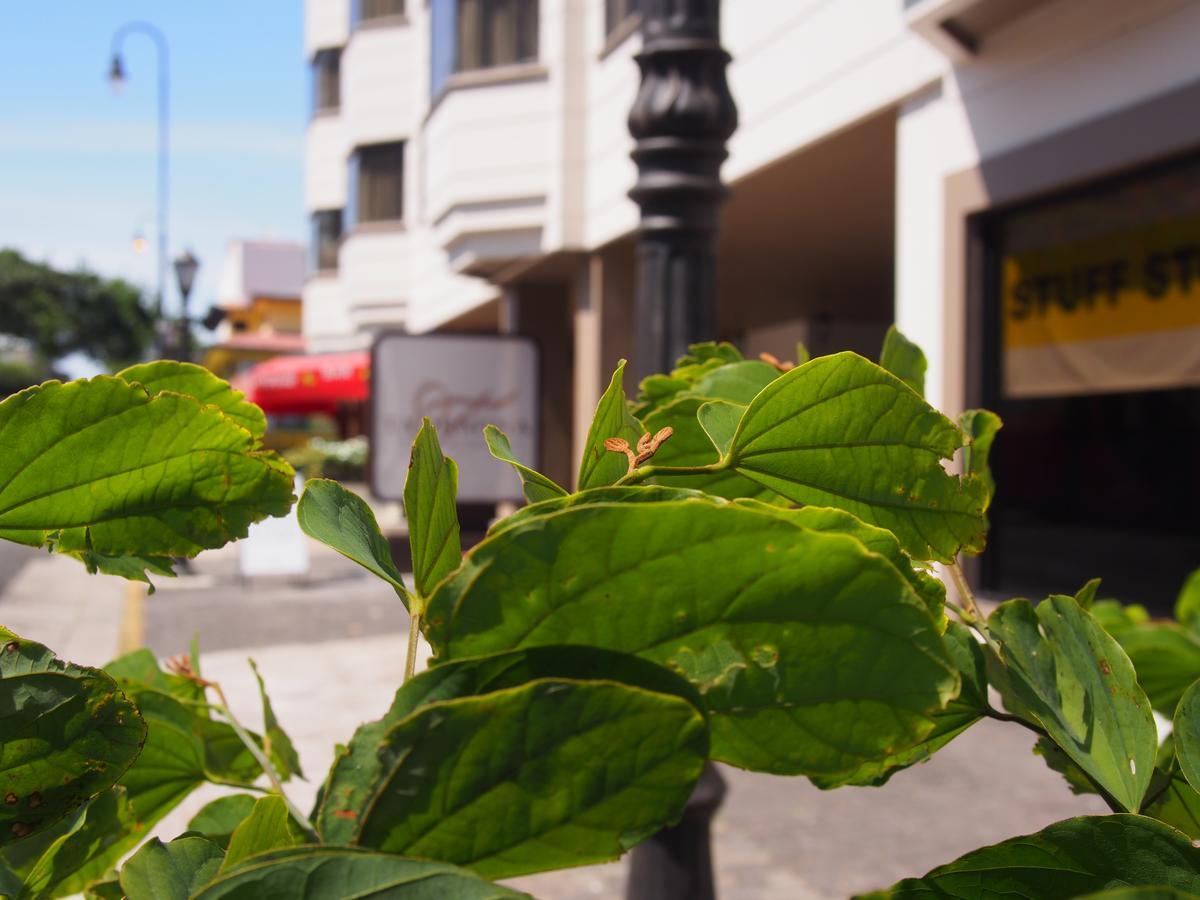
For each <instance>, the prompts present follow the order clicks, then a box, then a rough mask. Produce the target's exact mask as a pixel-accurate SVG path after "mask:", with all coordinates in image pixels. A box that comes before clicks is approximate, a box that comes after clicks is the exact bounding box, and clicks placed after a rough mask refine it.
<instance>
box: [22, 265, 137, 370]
mask: <svg viewBox="0 0 1200 900" xmlns="http://www.w3.org/2000/svg"><path fill="white" fill-rule="evenodd" d="M154 333H155V329H154V314H153V313H152V312H151V311H150V310H149V309H147V308H146V307H145V306H144V305H143V303H142V295H141V292H140V291H139V290H138V289H137V288H136V287H134V286H133V285H132V284H130V283H129V282H127V281H122V280H120V279H106V278H102V277H100V276H99V275H96V274H93V273H91V272H88V271H86V270H82V269H80V270H78V271H74V272H62V271H59V270H57V269H54V268H52V267H50V266H48V265H46V264H45V263H38V262H32V261H31V260H28V259H25V258H24V257H22V256H21V254H20V253H18V252H16V251H15V250H0V335H9V336H11V337H15V338H19V339H20V340H21V341H23V342H24V343H26V344H27V345H28V346H29V347H30V349H31V350H32V351H33V353H34V354H35V355H36V356H37V357H38V359H39V360H40V361H41V363H42V365H44V366H45V367H47V368H50V367H52V366H53V363H54V361H55V360H58V359H61V358H62V357H64V356H67V355H69V354H71V353H83V354H85V355H86V356H89V357H91V358H92V359H94V360H96V361H97V362H99V363H102V364H104V365H106V366H109V367H111V368H114V369H116V368H120V367H123V366H125V365H128V364H129V363H132V362H136V361H138V360H140V359H142V358H143V356H144V354H145V352H146V351H147V350H148V349H149V348H150V347H151V346H152V344H153V342H154Z"/></svg>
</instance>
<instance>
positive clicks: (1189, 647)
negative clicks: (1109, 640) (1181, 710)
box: [1096, 604, 1200, 716]
mask: <svg viewBox="0 0 1200 900" xmlns="http://www.w3.org/2000/svg"><path fill="white" fill-rule="evenodd" d="M1096 606H1097V607H1099V606H1100V604H1096ZM1126 609H1128V607H1126ZM1109 627H1110V628H1111V627H1112V625H1111V623H1110V626H1109ZM1112 634H1113V637H1115V638H1116V639H1117V642H1118V643H1120V645H1121V647H1122V648H1123V649H1124V650H1125V652H1126V653H1127V654H1128V655H1129V658H1130V660H1131V661H1132V662H1133V667H1134V669H1136V670H1137V677H1138V683H1139V684H1141V686H1142V689H1143V690H1144V691H1145V692H1146V696H1147V697H1149V698H1150V704H1151V706H1153V707H1154V708H1155V709H1156V710H1158V711H1159V712H1160V713H1162V714H1163V715H1165V716H1172V715H1174V714H1175V708H1176V707H1177V706H1178V705H1179V700H1180V698H1181V697H1183V692H1184V691H1186V690H1187V689H1188V688H1189V687H1190V686H1191V685H1192V683H1193V682H1194V681H1195V680H1196V679H1197V678H1200V634H1197V633H1196V632H1194V631H1192V630H1191V629H1190V628H1186V627H1184V626H1182V625H1177V624H1175V623H1174V622H1142V623H1138V624H1134V625H1130V624H1128V620H1125V621H1124V622H1123V624H1122V626H1121V627H1119V628H1118V629H1117V630H1115V631H1113V632H1112Z"/></svg>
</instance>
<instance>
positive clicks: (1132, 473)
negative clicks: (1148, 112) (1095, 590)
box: [965, 117, 1200, 612]
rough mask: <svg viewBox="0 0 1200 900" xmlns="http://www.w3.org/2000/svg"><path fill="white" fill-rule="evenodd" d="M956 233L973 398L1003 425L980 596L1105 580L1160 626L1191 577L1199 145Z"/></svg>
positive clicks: (1198, 542) (1197, 396)
mask: <svg viewBox="0 0 1200 900" xmlns="http://www.w3.org/2000/svg"><path fill="white" fill-rule="evenodd" d="M1118 126H1119V118H1118V117H1114V119H1113V120H1112V121H1110V122H1108V123H1107V126H1106V123H1098V125H1097V126H1096V127H1100V128H1106V127H1107V128H1111V127H1118ZM1110 133H1111V132H1110ZM1077 137H1078V136H1076V138H1077ZM1071 139H1072V138H1070V137H1067V138H1063V140H1066V141H1068V142H1069V141H1070V140H1071ZM1111 144H1112V142H1111V141H1110V143H1109V145H1110V146H1111ZM1051 148H1052V144H1047V145H1046V146H1043V147H1042V148H1040V149H1041V150H1042V151H1045V150H1047V149H1051ZM1061 150H1062V148H1061V147H1060V148H1059V151H1058V152H1060V153H1061ZM1033 152H1034V153H1035V154H1036V152H1037V150H1036V149H1035V150H1034V151H1033ZM1092 155H1093V157H1094V156H1095V154H1092ZM1035 161H1036V155H1034V156H1029V157H1027V158H1026V161H1025V162H1026V165H1027V166H1028V167H1031V168H1029V169H1028V171H1029V172H1034V171H1037V168H1036V167H1034V166H1033V163H1034V162H1035ZM1079 164H1080V167H1081V168H1086V166H1087V164H1088V159H1087V156H1086V155H1085V156H1083V157H1082V158H1080V160H1079ZM1017 171H1018V169H1016V168H1012V169H1010V174H1011V173H1015V172H1017ZM1034 177H1036V176H1034ZM994 184H995V181H993V186H994ZM968 232H969V234H968V244H969V247H968V253H967V255H968V260H969V262H968V290H967V325H968V334H969V335H970V338H971V339H970V340H968V342H967V347H968V353H967V361H966V366H965V369H966V375H967V382H968V384H967V392H966V395H967V401H968V403H969V404H971V405H983V406H986V407H988V408H990V409H994V410H995V411H997V412H998V413H999V414H1000V416H1001V417H1002V418H1003V420H1004V430H1003V432H1002V435H1001V438H1000V439H998V440H997V443H996V447H995V451H994V456H993V468H994V471H995V474H996V480H997V483H998V485H999V486H1000V489H999V490H998V492H997V495H996V498H995V501H994V504H993V507H992V512H991V519H992V529H991V534H990V538H989V547H988V550H987V552H986V553H985V554H984V556H983V557H982V559H981V561H980V565H979V568H978V570H977V572H976V576H977V582H978V585H979V587H980V588H982V589H983V590H985V591H993V592H995V593H997V594H999V595H1003V596H1012V595H1017V594H1029V595H1035V596H1037V595H1044V594H1045V593H1046V592H1047V591H1048V590H1053V591H1059V592H1071V591H1074V590H1075V589H1077V588H1078V587H1080V586H1082V584H1083V583H1084V582H1085V581H1086V580H1087V579H1089V578H1091V577H1095V576H1099V577H1101V578H1102V579H1103V587H1102V590H1101V595H1102V596H1114V597H1118V598H1120V599H1123V600H1127V601H1130V602H1141V603H1145V604H1147V605H1149V606H1151V607H1152V608H1153V609H1155V610H1157V611H1159V612H1166V611H1167V610H1169V608H1170V604H1171V602H1172V600H1173V598H1174V596H1175V594H1176V592H1177V591H1178V589H1179V587H1180V585H1181V584H1182V582H1183V579H1184V577H1185V576H1186V574H1187V573H1188V572H1190V571H1191V570H1192V569H1194V568H1196V567H1197V566H1200V524H1198V523H1197V519H1196V510H1197V508H1200V449H1198V448H1200V149H1192V150H1188V151H1184V152H1181V153H1178V152H1177V153H1172V154H1170V155H1169V156H1166V157H1165V158H1163V157H1160V158H1158V159H1155V160H1154V161H1152V162H1144V163H1142V164H1141V165H1137V166H1133V167H1128V168H1124V169H1123V170H1119V171H1117V172H1116V173H1113V174H1108V175H1105V176H1101V177H1097V178H1093V179H1090V180H1088V181H1086V182H1085V183H1082V184H1079V183H1076V184H1073V185H1072V186H1071V187H1070V188H1068V189H1060V190H1048V191H1044V192H1040V193H1039V194H1038V195H1037V196H1036V197H1035V198H1032V199H1022V200H1020V201H1018V202H1015V203H1012V204H1004V205H1001V204H993V205H992V206H991V208H989V209H988V210H986V211H984V212H981V213H978V214H976V215H974V216H972V217H971V218H970V220H969V225H968Z"/></svg>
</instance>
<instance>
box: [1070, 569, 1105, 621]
mask: <svg viewBox="0 0 1200 900" xmlns="http://www.w3.org/2000/svg"><path fill="white" fill-rule="evenodd" d="M1099 589H1100V579H1099V578H1093V579H1091V580H1090V581H1088V582H1087V583H1086V584H1084V586H1083V587H1081V588H1080V589H1079V590H1077V591H1076V592H1075V602H1076V603H1078V604H1079V608H1080V609H1086V610H1091V608H1092V606H1093V605H1094V604H1095V602H1096V591H1098V590H1099ZM1100 627H1101V628H1103V627H1104V626H1103V625H1102V624H1101V626H1100Z"/></svg>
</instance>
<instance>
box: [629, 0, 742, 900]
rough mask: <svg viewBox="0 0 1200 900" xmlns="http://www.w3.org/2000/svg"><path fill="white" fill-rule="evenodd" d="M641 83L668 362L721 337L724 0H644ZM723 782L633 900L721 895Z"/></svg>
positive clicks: (645, 280)
mask: <svg viewBox="0 0 1200 900" xmlns="http://www.w3.org/2000/svg"><path fill="white" fill-rule="evenodd" d="M641 13H642V50H641V52H640V53H639V54H638V55H637V62H638V67H639V68H640V70H641V85H640V87H639V89H638V94H637V99H636V100H635V101H634V104H633V109H632V110H631V111H630V113H629V130H630V132H631V133H632V134H633V137H634V139H635V146H634V150H633V160H634V162H635V163H637V167H638V178H637V183H636V184H635V185H634V187H633V190H631V191H630V192H629V196H630V197H632V198H633V200H634V201H635V202H636V203H637V204H638V206H639V207H640V209H641V220H640V223H639V225H638V230H637V294H636V300H635V312H634V326H635V332H636V338H635V340H636V344H635V348H634V349H635V355H634V363H635V369H636V375H637V378H638V379H641V378H644V377H646V376H647V375H650V374H653V373H655V372H669V371H670V370H671V368H672V367H673V365H674V363H675V360H676V359H678V358H679V357H680V356H682V355H683V354H684V353H685V352H686V351H687V347H688V344H692V343H696V342H698V341H711V340H713V339H715V338H716V336H717V282H716V247H715V243H716V235H717V221H718V214H719V211H720V207H721V204H722V203H723V202H724V200H725V197H726V194H727V191H726V189H725V186H724V185H723V184H722V183H721V163H722V162H724V161H725V157H726V156H727V155H728V153H727V152H726V150H725V142H726V141H727V140H728V139H729V136H730V135H731V134H733V131H734V129H735V128H736V127H737V107H736V106H734V103H733V97H732V96H731V95H730V93H729V85H728V83H727V82H726V80H725V67H726V66H727V65H728V64H729V54H728V53H726V52H725V51H724V50H723V49H722V48H721V3H720V0H642V3H641ZM724 795H725V782H724V780H723V779H722V778H721V775H720V773H719V772H718V771H717V770H716V769H715V768H714V767H713V766H712V764H711V763H710V764H709V765H707V766H706V767H705V769H704V771H703V773H702V774H701V776H700V781H699V782H698V783H697V785H696V790H695V792H694V793H693V794H692V798H691V799H690V800H689V801H688V804H687V807H686V808H685V809H684V812H683V817H682V818H681V819H680V820H679V822H678V823H677V824H675V825H673V826H671V827H670V828H665V829H663V830H662V831H660V832H659V833H658V834H656V835H654V836H653V837H652V838H650V839H649V840H647V841H645V842H644V843H642V844H640V845H638V846H637V847H635V848H634V850H633V853H632V854H631V860H630V871H629V884H628V886H627V889H626V895H625V896H626V898H627V900H714V898H715V897H716V888H715V884H714V880H713V868H712V845H711V840H710V838H711V835H710V828H711V824H712V818H713V816H714V814H715V813H716V811H717V808H718V807H719V806H720V805H721V800H722V798H723V797H724Z"/></svg>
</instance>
